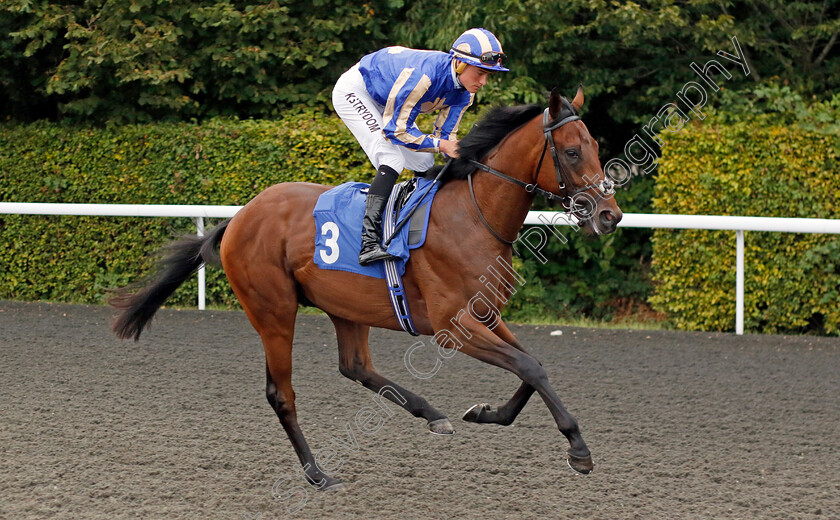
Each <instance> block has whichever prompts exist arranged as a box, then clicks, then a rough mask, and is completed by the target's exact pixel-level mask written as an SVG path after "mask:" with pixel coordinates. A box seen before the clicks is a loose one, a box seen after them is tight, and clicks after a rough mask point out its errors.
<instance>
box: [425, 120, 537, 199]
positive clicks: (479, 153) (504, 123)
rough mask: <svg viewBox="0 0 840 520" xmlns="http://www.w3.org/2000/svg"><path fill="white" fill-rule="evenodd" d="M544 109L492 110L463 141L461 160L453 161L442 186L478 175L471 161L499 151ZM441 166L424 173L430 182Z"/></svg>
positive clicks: (461, 144) (460, 150)
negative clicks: (501, 143)
mask: <svg viewBox="0 0 840 520" xmlns="http://www.w3.org/2000/svg"><path fill="white" fill-rule="evenodd" d="M542 111H543V109H542V108H540V107H539V106H537V105H517V106H512V107H505V106H498V107H494V108H492V109H490V111H489V112H487V114H485V115H484V116H483V117H482V118H481V119H480V120H479V121H478V122H477V123H476V124H475V125H474V126H473V127H472V129H471V130H470V132H469V133H468V134H467V135H466V136H465V137H464V138H463V139H461V140H460V141H458V148H459V154H460V157H459V158H458V159H455V160H454V161H452V164H451V165H450V166H449V169H448V170H446V174H445V175H444V177H443V178H442V179H441V183H444V182H446V181H447V180H449V179H465V178H466V177H467V175H469V174H470V173H471V172H473V171H475V166H473V165H471V164H470V160H471V159H472V160H474V161H479V160H481V159H483V158H484V156H486V155H487V154H488V153H489V152H490V150H492V149H493V148H495V147H496V145H498V144H499V143H500V142H501V141H502V139H504V138H505V136H506V135H508V134H509V133H511V132H513V131H514V130H516V129H517V128H519V127H520V126H522V125H524V124H525V123H527V122H528V121H530V120H531V119H533V118H535V117H537V116H538V115H539V114H540V112H542ZM441 168H442V166H435V167H434V168H432V169H431V170H429V171H427V172H425V173H423V176H424V177H426V178H427V179H433V178H435V177H436V176H437V174H438V173H439V172H440V170H441Z"/></svg>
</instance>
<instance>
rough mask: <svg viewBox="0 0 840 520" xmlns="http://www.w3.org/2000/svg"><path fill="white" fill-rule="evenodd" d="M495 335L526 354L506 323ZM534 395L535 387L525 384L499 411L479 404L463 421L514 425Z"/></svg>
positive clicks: (501, 325) (500, 324)
mask: <svg viewBox="0 0 840 520" xmlns="http://www.w3.org/2000/svg"><path fill="white" fill-rule="evenodd" d="M493 333H494V334H496V335H497V336H498V337H499V338H500V339H501V340H502V341H505V342H507V343H508V344H510V345H511V346H512V347H514V348H516V349H519V350H521V351H522V352H525V349H524V348H523V347H522V345H521V344H520V343H519V340H517V339H516V336H514V335H513V333H512V332H511V331H510V329H508V328H507V326H506V325H505V324H504V322H499V324H498V325H497V326H496V327H495V328H494V329H493ZM533 394H534V387H533V386H531V385H529V384H528V383H525V382H523V383H522V384H521V385H520V386H519V388H518V389H517V390H516V392H515V393H514V394H513V397H511V398H510V400H509V401H508V402H507V403H505V404H503V405H502V406H500V407H499V408H498V409H496V408H493V407H492V406H490V405H489V404H487V403H479V404H476V405H474V406H473V407H472V408H470V409H469V410H467V411H466V412H465V413H464V416H463V417H462V419H463V420H465V421H467V422H474V423H479V424H501V425H502V426H510V425H511V424H513V421H514V419H516V417H517V416H518V415H519V412H521V411H522V409H523V408H525V405H526V404H528V399H530V398H531V396H532V395H533Z"/></svg>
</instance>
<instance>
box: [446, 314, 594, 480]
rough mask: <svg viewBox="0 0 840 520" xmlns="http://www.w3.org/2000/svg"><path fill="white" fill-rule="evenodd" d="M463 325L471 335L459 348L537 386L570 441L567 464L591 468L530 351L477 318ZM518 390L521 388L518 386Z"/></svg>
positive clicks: (586, 450)
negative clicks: (512, 343) (492, 329)
mask: <svg viewBox="0 0 840 520" xmlns="http://www.w3.org/2000/svg"><path fill="white" fill-rule="evenodd" d="M444 323H445V322H442V323H441V324H440V325H441V326H443V324H444ZM462 325H464V326H466V329H467V330H468V332H469V333H470V338H469V340H468V341H466V342H464V344H463V346H462V347H461V351H462V352H463V353H464V354H467V355H468V356H470V357H473V358H476V359H478V360H481V361H484V362H485V363H490V364H491V365H494V366H497V367H500V368H504V369H505V370H508V371H510V372H512V373H514V374H516V376H517V377H519V378H520V379H521V380H522V382H523V383H524V384H525V385H528V386H530V387H531V388H533V389H534V390H536V391H537V393H538V394H540V397H542V399H543V402H545V404H546V406H548V410H549V411H550V412H551V415H552V417H554V421H555V423H557V428H558V429H559V430H560V432H561V433H562V434H563V435H564V436H565V437H566V439H567V440H568V441H569V446H570V448H569V450H568V453H569V458H568V463H569V466H570V467H571V468H572V469H573V470H575V471H577V472H579V473H584V474H585V473H589V472H591V471H592V468H593V464H592V457H591V455H590V452H589V448H588V447H587V446H586V442H584V440H583V436H582V435H581V433H580V429H579V428H578V423H577V421H576V420H575V418H574V417H572V416H571V414H569V412H568V411H567V410H566V408H565V407H564V406H563V403H562V402H560V398H559V397H558V396H557V394H556V393H555V392H554V389H553V388H552V387H551V385H550V384H549V382H548V375H547V374H546V372H545V369H543V367H542V366H541V365H540V363H539V362H538V361H537V360H536V359H534V358H533V357H532V356H530V355H529V354H527V353H525V352H523V351H522V350H520V349H518V348H516V347H514V346H513V345H511V344H510V343H508V342H506V341H504V340H502V338H500V337H499V336H498V335H496V334H494V333H493V331H491V330H490V329H488V328H487V327H486V326H484V325H483V324H481V323H479V322H477V321H473V320H469V321H468V320H464V322H462ZM438 330H439V329H438ZM523 386H524V385H523ZM520 390H523V389H522V388H521V387H520ZM526 394H527V389H525V390H524V391H522V393H521V395H520V397H519V399H518V401H517V403H519V402H520V401H522V398H523V397H524V395H526ZM515 397H516V396H515Z"/></svg>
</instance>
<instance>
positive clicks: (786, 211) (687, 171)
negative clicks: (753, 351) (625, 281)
mask: <svg viewBox="0 0 840 520" xmlns="http://www.w3.org/2000/svg"><path fill="white" fill-rule="evenodd" d="M665 134H666V135H663V136H662V137H663V138H664V139H665V145H664V146H663V148H662V151H663V156H662V159H661V161H660V163H659V164H660V168H659V176H658V179H657V182H656V187H655V196H654V208H655V210H656V212H657V213H679V214H696V215H700V214H707V215H743V216H763V217H805V218H835V219H836V218H840V191H838V190H837V187H836V176H837V171H838V167H840V154H838V151H837V148H836V145H837V138H836V136H833V135H830V134H826V133H819V132H816V131H813V130H804V129H802V128H801V127H799V126H797V125H795V124H791V125H778V124H776V125H774V124H772V123H771V122H768V119H767V118H758V119H757V120H752V121H749V122H735V123H733V124H730V125H720V124H714V123H712V122H706V123H702V124H693V125H689V126H687V127H686V128H684V129H682V130H681V131H679V132H677V133H673V134H668V133H667V132H666V133H665ZM745 266H746V273H745V291H744V295H745V310H744V311H745V312H744V326H745V330H748V331H756V332H784V331H815V332H828V333H831V334H837V333H838V332H840V294H838V287H840V237H838V236H837V235H825V234H793V233H766V232H746V233H745ZM653 269H654V281H655V283H656V288H655V294H654V295H653V296H652V297H651V298H650V302H651V303H652V304H653V305H654V308H656V309H657V310H660V311H662V312H666V313H668V314H669V315H670V316H671V318H672V319H673V321H674V323H676V325H677V326H679V327H680V328H683V329H693V330H697V329H699V330H732V329H734V325H735V232H734V231H726V232H724V231H702V230H686V231H674V230H657V231H656V232H655V233H654V235H653Z"/></svg>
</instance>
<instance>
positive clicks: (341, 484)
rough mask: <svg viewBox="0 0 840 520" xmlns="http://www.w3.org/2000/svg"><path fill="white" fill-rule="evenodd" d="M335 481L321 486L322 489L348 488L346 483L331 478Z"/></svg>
mask: <svg viewBox="0 0 840 520" xmlns="http://www.w3.org/2000/svg"><path fill="white" fill-rule="evenodd" d="M331 480H332V481H333V482H329V483H327V485H326V486H324V487H322V488H321V491H336V492H338V491H343V490H345V489H347V486H345V485H344V482H342V481H340V480H336V479H331Z"/></svg>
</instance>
